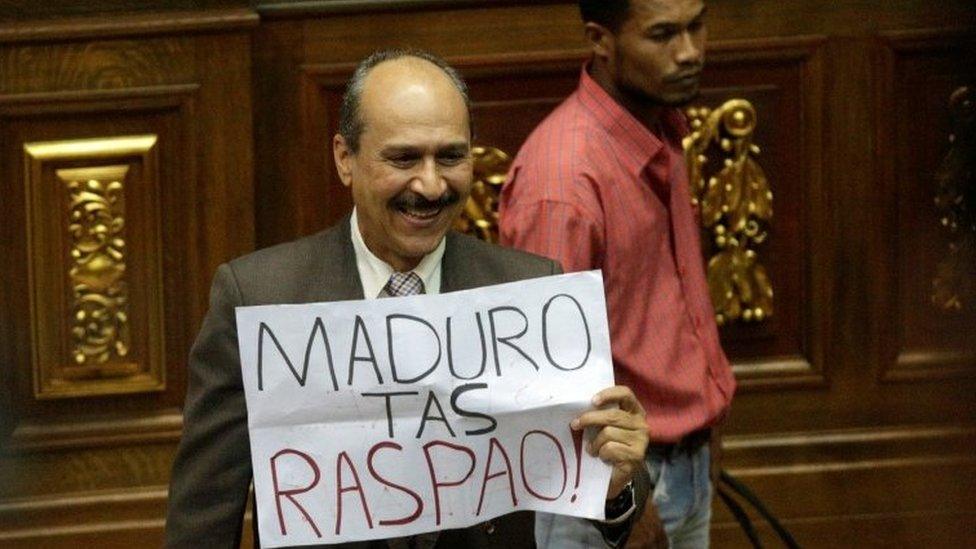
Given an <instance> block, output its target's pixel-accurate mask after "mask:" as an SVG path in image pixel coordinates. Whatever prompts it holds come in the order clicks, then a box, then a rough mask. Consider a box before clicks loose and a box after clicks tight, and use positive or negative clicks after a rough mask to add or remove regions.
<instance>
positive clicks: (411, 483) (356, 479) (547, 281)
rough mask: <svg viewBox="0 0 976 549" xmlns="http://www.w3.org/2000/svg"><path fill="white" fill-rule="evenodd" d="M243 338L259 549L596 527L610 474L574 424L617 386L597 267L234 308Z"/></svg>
mask: <svg viewBox="0 0 976 549" xmlns="http://www.w3.org/2000/svg"><path fill="white" fill-rule="evenodd" d="M237 327H238V334H239V339H240V353H241V364H242V368H243V379H244V387H245V393H246V397H247V411H248V427H249V430H250V438H251V458H252V463H253V467H254V488H255V492H256V494H257V504H258V517H259V529H260V536H261V542H262V544H263V545H265V546H268V547H277V546H282V545H303V544H319V543H337V542H343V541H355V540H366V539H382V538H391V537H400V536H406V535H411V534H416V533H420V532H426V531H431V530H439V529H445V528H460V527H465V526H470V525H472V524H476V523H478V522H482V521H485V520H488V519H491V518H493V517H496V516H499V515H502V514H505V513H509V512H512V511H516V510H537V511H547V512H554V513H562V514H569V515H576V516H580V517H588V518H602V516H603V509H604V498H605V497H606V489H607V484H608V483H609V479H610V467H609V466H607V465H605V464H603V463H602V462H600V460H599V459H597V458H592V457H590V456H589V455H587V454H586V453H585V452H582V451H581V441H580V439H579V437H576V439H575V440H574V437H573V434H572V431H571V430H570V429H569V423H570V421H571V420H572V419H573V418H574V417H576V416H577V415H578V414H579V413H580V412H582V411H583V410H585V409H587V408H589V407H590V399H591V398H592V397H593V395H594V394H596V392H597V391H599V390H601V389H604V388H606V387H609V386H611V385H613V373H612V366H611V359H610V341H609V333H608V329H607V319H606V305H605V301H604V295H603V281H602V278H601V275H600V273H599V272H597V271H594V272H589V273H576V274H569V275H561V276H553V277H547V278H541V279H535V280H528V281H524V282H517V283H511V284H503V285H499V286H492V287H486V288H481V289H477V290H468V291H463V292H455V293H448V294H442V295H431V296H412V297H405V298H391V299H377V300H372V301H356V302H351V301H349V302H335V303H317V304H307V305H269V306H259V307H240V308H238V309H237Z"/></svg>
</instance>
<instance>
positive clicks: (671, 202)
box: [500, 0, 735, 549]
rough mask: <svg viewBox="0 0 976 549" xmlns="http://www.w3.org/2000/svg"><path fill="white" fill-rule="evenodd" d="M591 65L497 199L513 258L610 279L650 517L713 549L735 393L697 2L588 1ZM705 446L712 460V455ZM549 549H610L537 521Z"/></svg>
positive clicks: (566, 521) (677, 538)
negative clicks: (640, 418) (707, 159)
mask: <svg viewBox="0 0 976 549" xmlns="http://www.w3.org/2000/svg"><path fill="white" fill-rule="evenodd" d="M579 6H580V12H581V14H582V18H583V23H584V30H585V34H586V38H587V40H588V41H589V44H590V49H591V53H592V55H591V59H590V61H589V62H588V63H587V64H586V66H585V68H584V70H583V71H582V74H581V75H580V83H579V87H578V88H577V90H576V92H575V93H573V94H572V95H571V96H570V97H569V98H568V99H566V101H564V102H563V103H562V104H561V105H560V106H559V107H558V108H557V109H556V110H555V111H554V112H553V113H552V114H551V115H549V117H548V118H546V120H545V121H543V122H542V124H540V125H539V127H538V128H536V130H535V131H534V132H533V133H532V135H531V136H530V137H529V138H528V140H527V141H526V143H525V144H524V145H523V146H522V149H521V151H520V152H519V154H518V156H517V157H516V159H515V161H514V163H513V166H512V169H511V172H510V173H509V181H508V182H507V183H506V185H505V187H504V189H503V191H502V200H501V221H500V233H501V239H502V243H503V244H507V245H511V246H515V247H517V248H521V249H523V250H527V251H531V252H534V253H538V254H541V255H544V256H547V257H550V258H552V259H555V260H557V261H559V262H560V263H561V264H562V266H563V267H564V268H565V269H566V270H568V271H585V270H590V269H602V270H603V280H604V285H605V289H606V294H607V312H608V319H609V322H610V338H611V344H612V348H613V361H614V372H615V374H616V380H617V382H618V383H621V384H623V385H626V386H628V387H630V388H631V389H633V391H634V392H635V393H636V394H637V396H638V398H639V400H640V401H641V403H642V404H643V406H644V409H645V410H646V411H647V428H648V431H649V433H650V437H651V440H652V443H651V444H650V445H649V451H648V453H647V458H646V462H647V465H648V469H649V470H650V471H651V476H652V479H653V480H656V487H655V491H654V498H653V502H654V504H655V507H656V509H657V511H658V513H659V515H660V520H661V522H662V523H663V526H664V530H665V531H666V534H667V537H668V540H669V541H670V544H671V547H677V548H684V547H688V548H702V547H707V546H708V540H709V536H708V534H709V520H710V508H711V498H712V489H711V486H710V483H709V478H710V475H711V474H712V473H714V472H717V470H718V468H717V467H716V466H712V465H711V464H710V458H713V457H717V455H718V452H717V449H718V437H717V433H716V428H717V425H718V424H719V422H720V421H721V419H722V418H723V417H724V416H725V414H726V413H727V411H728V407H729V405H730V403H731V400H732V394H733V392H734V390H735V380H734V378H733V376H732V370H731V368H730V366H729V362H728V360H727V359H726V357H725V354H724V353H723V351H722V348H721V346H720V345H719V338H718V329H717V327H716V325H715V320H714V318H715V316H714V312H713V310H712V306H711V302H710V300H709V294H708V287H707V284H706V280H705V271H704V265H703V261H702V255H701V249H700V243H699V241H698V238H699V236H698V235H699V229H698V224H697V221H696V214H695V212H694V211H693V210H692V205H691V196H690V190H689V185H688V176H687V174H686V173H685V168H684V156H683V153H682V146H681V141H682V138H683V137H684V136H685V135H686V134H687V133H688V127H687V124H686V122H685V119H684V117H683V115H682V113H681V111H680V110H678V108H677V107H680V106H682V105H685V104H687V103H688V102H689V101H691V100H692V99H694V98H695V97H696V96H697V95H698V89H699V78H700V74H701V71H702V67H703V66H704V62H705V49H704V48H705V35H706V29H705V4H704V2H703V1H702V0H580V2H579ZM710 444H711V445H712V448H714V450H712V448H710ZM536 529H537V531H536V535H537V539H538V542H539V545H540V546H541V547H553V548H559V549H564V548H574V547H594V546H599V545H600V544H601V540H600V539H599V538H598V537H594V536H592V535H591V532H589V530H587V528H586V524H585V523H583V522H581V521H577V520H574V519H570V518H568V517H557V516H552V515H541V514H540V515H539V516H538V518H537V524H536Z"/></svg>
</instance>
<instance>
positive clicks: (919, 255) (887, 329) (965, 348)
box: [877, 32, 976, 381]
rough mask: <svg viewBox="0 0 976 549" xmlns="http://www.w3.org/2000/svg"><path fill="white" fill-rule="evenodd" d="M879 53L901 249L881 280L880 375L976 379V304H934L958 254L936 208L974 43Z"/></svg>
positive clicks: (885, 183)
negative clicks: (952, 109)
mask: <svg viewBox="0 0 976 549" xmlns="http://www.w3.org/2000/svg"><path fill="white" fill-rule="evenodd" d="M880 48H881V49H882V52H881V59H882V65H881V68H883V69H884V70H883V71H882V73H881V74H882V77H881V81H880V82H879V86H880V89H881V90H883V91H882V94H883V99H884V101H883V102H882V103H879V107H881V110H880V112H879V113H878V115H877V116H878V120H879V128H880V130H881V133H880V137H881V138H880V140H879V145H880V149H879V154H878V159H879V161H880V162H881V169H880V170H879V171H878V174H879V176H880V177H879V187H880V188H881V189H884V191H885V192H884V193H882V195H881V196H882V197H883V198H884V199H885V208H884V212H885V229H886V230H885V234H886V235H887V236H888V239H889V241H890V242H891V243H892V244H893V245H891V246H889V247H888V248H887V250H886V251H887V252H888V255H887V257H885V258H884V261H883V262H882V263H881V264H883V265H894V266H895V269H892V270H888V269H884V270H880V269H879V270H878V272H877V276H878V280H879V281H880V282H881V283H882V286H881V287H882V289H883V291H884V293H885V295H884V297H886V298H887V301H886V303H885V306H884V307H883V308H881V309H879V311H878V312H879V314H881V318H882V319H883V320H882V325H883V331H882V332H881V334H880V335H881V337H882V339H881V348H882V349H883V352H882V356H880V357H879V359H880V360H881V367H880V372H879V375H880V377H881V378H882V379H884V380H890V381H895V380H925V379H940V378H944V377H947V376H949V377H952V376H960V375H961V376H976V345H974V343H973V339H972V337H973V333H974V326H976V304H973V303H967V304H964V307H963V308H962V309H960V310H944V309H942V308H941V307H939V306H938V304H936V303H933V300H932V296H933V289H934V287H935V285H934V282H935V280H936V278H937V276H938V274H939V273H938V266H939V263H940V261H941V260H942V259H943V258H945V257H946V255H947V254H948V248H949V244H950V240H949V238H948V237H947V235H946V233H945V232H944V228H943V227H942V226H941V218H942V217H943V215H942V213H940V211H939V210H938V208H937V206H936V203H935V197H936V194H937V192H938V179H937V173H938V170H939V169H940V167H941V165H942V159H943V158H944V157H945V155H946V153H947V151H948V150H949V147H950V146H951V143H950V141H949V135H950V133H951V127H950V119H949V114H950V113H949V98H950V95H951V94H952V93H953V91H955V90H956V89H957V88H959V87H961V86H965V85H969V86H974V85H976V66H974V65H973V63H972V59H973V58H974V57H976V33H973V34H968V35H955V34H944V33H931V32H929V33H907V34H905V33H901V34H888V35H885V36H884V37H883V39H882V43H881V45H880ZM880 151H890V154H881V153H880ZM969 272H970V273H972V272H974V271H972V270H971V271H969Z"/></svg>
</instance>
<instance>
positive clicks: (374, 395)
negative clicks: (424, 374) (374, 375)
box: [363, 391, 420, 438]
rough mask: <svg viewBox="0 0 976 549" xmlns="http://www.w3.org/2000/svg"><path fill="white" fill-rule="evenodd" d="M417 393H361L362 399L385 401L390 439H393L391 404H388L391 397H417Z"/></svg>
mask: <svg viewBox="0 0 976 549" xmlns="http://www.w3.org/2000/svg"><path fill="white" fill-rule="evenodd" d="M419 394H420V393H418V392H417V391H400V392H393V393H363V396H364V397H383V398H384V399H386V426H387V428H388V430H389V432H390V438H393V403H392V402H390V401H391V400H392V397H395V396H415V395H419Z"/></svg>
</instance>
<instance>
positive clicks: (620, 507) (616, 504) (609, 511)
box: [604, 481, 634, 522]
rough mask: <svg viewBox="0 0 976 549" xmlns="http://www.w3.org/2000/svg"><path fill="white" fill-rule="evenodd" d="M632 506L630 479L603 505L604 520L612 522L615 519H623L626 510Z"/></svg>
mask: <svg viewBox="0 0 976 549" xmlns="http://www.w3.org/2000/svg"><path fill="white" fill-rule="evenodd" d="M633 507H634V481H630V482H628V483H627V485H626V486H624V489H623V490H621V491H620V493H619V494H617V497H615V498H613V499H611V500H607V503H606V506H605V507H604V513H605V516H606V520H607V521H609V522H613V521H614V520H615V519H624V518H626V517H625V516H624V515H627V514H628V513H627V512H628V511H630V510H631V509H633Z"/></svg>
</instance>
